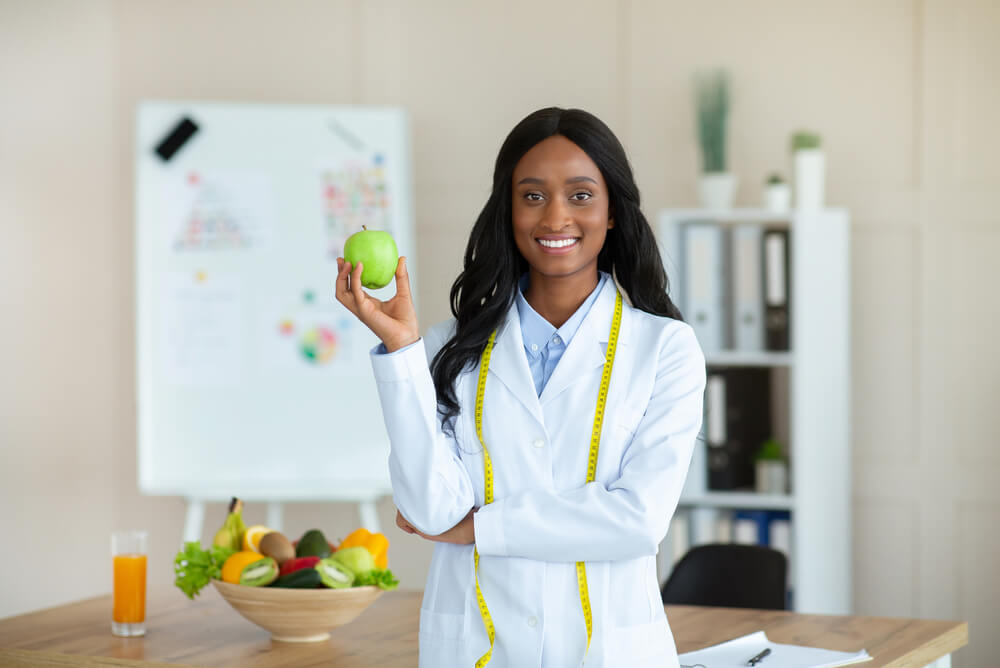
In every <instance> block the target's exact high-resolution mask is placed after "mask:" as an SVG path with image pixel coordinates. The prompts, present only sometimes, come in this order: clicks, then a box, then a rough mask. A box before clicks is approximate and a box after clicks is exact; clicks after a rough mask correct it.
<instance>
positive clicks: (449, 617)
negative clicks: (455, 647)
mask: <svg viewBox="0 0 1000 668" xmlns="http://www.w3.org/2000/svg"><path fill="white" fill-rule="evenodd" d="M465 621H466V616H465V615H464V614H461V615H459V614H452V613H447V612H432V611H430V610H421V611H420V635H421V636H425V637H427V638H430V639H435V640H453V641H457V640H461V639H462V638H465V637H466V636H467V635H468V634H467V633H466V628H465Z"/></svg>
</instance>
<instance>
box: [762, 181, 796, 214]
mask: <svg viewBox="0 0 1000 668" xmlns="http://www.w3.org/2000/svg"><path fill="white" fill-rule="evenodd" d="M791 206H792V189H791V188H790V187H789V185H788V184H787V183H769V184H768V185H767V186H766V187H765V188H764V208H765V209H767V210H768V211H769V212H771V213H788V210H789V209H790V208H791Z"/></svg>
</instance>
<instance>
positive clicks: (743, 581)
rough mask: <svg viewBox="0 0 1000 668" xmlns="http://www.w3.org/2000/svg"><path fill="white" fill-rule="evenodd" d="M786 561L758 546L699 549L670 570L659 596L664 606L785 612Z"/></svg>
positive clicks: (691, 551) (725, 546)
mask: <svg viewBox="0 0 1000 668" xmlns="http://www.w3.org/2000/svg"><path fill="white" fill-rule="evenodd" d="M787 571H788V561H787V559H785V555H784V554H782V553H781V552H779V551H777V550H774V549H772V548H769V547H762V546H759V545H737V544H723V543H719V544H712V545H699V546H697V547H695V548H692V549H691V550H690V551H689V552H688V553H687V554H685V555H684V556H683V557H682V558H681V560H680V561H678V562H677V565H676V566H674V569H673V571H671V573H670V577H669V578H667V581H666V583H664V585H663V589H662V590H661V591H660V594H661V596H662V598H663V602H664V604H676V605H712V606H722V607H727V608H761V609H765V610H784V609H785V582H786V580H785V577H786V573H787Z"/></svg>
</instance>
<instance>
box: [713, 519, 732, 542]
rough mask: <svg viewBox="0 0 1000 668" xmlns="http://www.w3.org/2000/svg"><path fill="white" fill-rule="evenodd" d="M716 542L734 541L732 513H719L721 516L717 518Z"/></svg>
mask: <svg viewBox="0 0 1000 668" xmlns="http://www.w3.org/2000/svg"><path fill="white" fill-rule="evenodd" d="M715 542H717V543H731V542H733V514H732V513H719V517H718V518H717V519H716V520H715Z"/></svg>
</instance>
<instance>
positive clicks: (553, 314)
mask: <svg viewBox="0 0 1000 668" xmlns="http://www.w3.org/2000/svg"><path fill="white" fill-rule="evenodd" d="M528 277H529V280H530V281H531V284H530V285H529V286H528V291H527V292H526V293H525V294H524V298H525V299H526V300H527V302H528V303H529V304H530V305H531V308H533V309H535V312H536V313H537V314H538V315H540V316H542V317H543V318H545V319H546V320H547V321H549V322H550V323H551V324H552V326H553V327H555V328H556V329H559V328H560V327H562V326H563V325H564V324H565V323H566V321H567V320H569V319H570V318H571V317H572V316H573V314H574V313H576V310H577V309H578V308H580V306H581V305H582V304H583V302H585V301H587V297H589V296H590V293H592V292H593V291H594V288H596V287H597V283H598V281H599V280H600V275H599V274H598V272H597V269H596V267H595V268H594V270H593V272H592V273H587V274H586V275H584V276H578V275H573V276H545V275H543V274H539V273H538V272H536V271H535V270H534V269H529V270H528Z"/></svg>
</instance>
